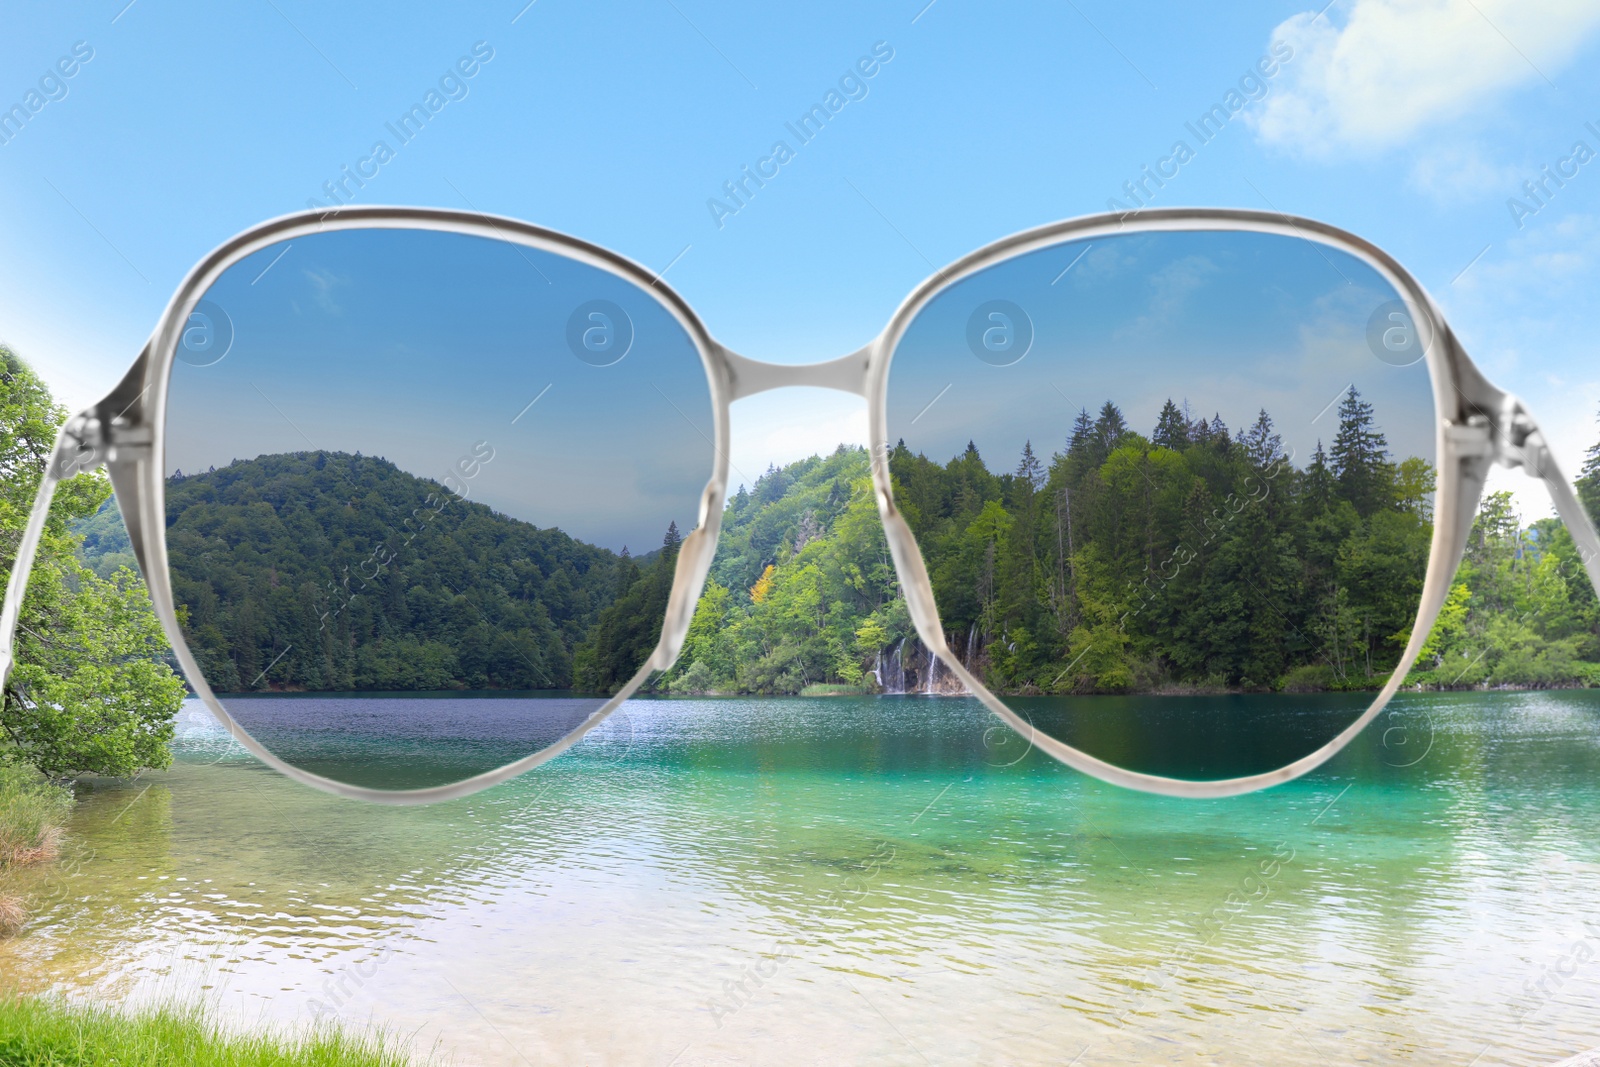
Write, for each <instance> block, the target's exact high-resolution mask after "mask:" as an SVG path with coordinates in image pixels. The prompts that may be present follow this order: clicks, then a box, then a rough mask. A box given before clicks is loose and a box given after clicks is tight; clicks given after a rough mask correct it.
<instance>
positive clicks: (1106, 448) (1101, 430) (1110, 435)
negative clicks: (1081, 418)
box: [1089, 400, 1128, 467]
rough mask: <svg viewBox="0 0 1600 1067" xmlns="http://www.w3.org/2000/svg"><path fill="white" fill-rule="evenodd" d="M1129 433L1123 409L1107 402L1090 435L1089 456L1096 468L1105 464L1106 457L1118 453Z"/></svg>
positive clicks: (1101, 409)
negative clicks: (1117, 450) (1118, 448)
mask: <svg viewBox="0 0 1600 1067" xmlns="http://www.w3.org/2000/svg"><path fill="white" fill-rule="evenodd" d="M1127 432H1128V421H1127V420H1126V419H1124V418H1123V417H1122V409H1121V408H1119V407H1117V405H1115V404H1113V403H1112V402H1111V401H1109V400H1107V401H1106V402H1105V404H1104V406H1102V407H1101V408H1100V417H1099V418H1097V419H1095V420H1094V429H1093V430H1092V431H1091V432H1090V434H1089V455H1090V458H1091V460H1092V461H1093V463H1094V465H1095V466H1097V467H1098V466H1099V465H1100V464H1102V463H1104V462H1105V461H1106V457H1107V456H1109V455H1111V453H1112V452H1114V451H1116V449H1117V447H1118V446H1119V445H1121V444H1122V438H1123V435H1125V434H1126V433H1127Z"/></svg>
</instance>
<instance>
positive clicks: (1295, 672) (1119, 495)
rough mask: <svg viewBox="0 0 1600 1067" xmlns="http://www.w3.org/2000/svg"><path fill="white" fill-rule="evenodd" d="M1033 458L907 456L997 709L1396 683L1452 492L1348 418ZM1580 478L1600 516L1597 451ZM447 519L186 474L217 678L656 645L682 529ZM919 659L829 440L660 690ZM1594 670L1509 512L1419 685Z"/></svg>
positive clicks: (173, 514)
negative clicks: (1312, 431) (1442, 498)
mask: <svg viewBox="0 0 1600 1067" xmlns="http://www.w3.org/2000/svg"><path fill="white" fill-rule="evenodd" d="M1038 445H1039V450H1038V451H1036V450H1035V447H1034V444H1033V443H1031V442H1030V443H1029V444H1028V445H1026V446H1025V447H1024V449H1023V451H1022V454H1021V455H1020V456H1019V457H1017V459H1016V462H1015V464H1014V465H1013V464H1011V463H1010V462H1006V463H1004V464H1003V465H1002V464H996V465H995V468H999V469H995V468H991V466H990V461H987V460H986V459H985V458H984V457H983V456H982V454H981V453H980V451H979V447H978V444H977V443H976V442H974V443H970V444H969V445H968V446H967V448H966V449H965V450H963V451H962V452H961V454H959V455H956V456H954V457H952V458H950V459H948V460H947V461H945V462H938V461H937V459H936V458H930V457H927V456H924V455H919V454H915V453H913V452H911V451H910V450H909V449H908V448H906V447H905V445H904V444H903V443H902V444H900V445H898V446H896V447H895V448H894V449H893V451H892V452H891V454H890V457H889V467H890V471H891V475H892V478H893V480H894V489H895V498H896V500H897V501H898V504H899V506H900V508H901V509H902V511H903V512H904V513H905V516H906V518H907V520H908V521H909V522H910V524H911V526H912V528H913V530H914V531H915V532H916V535H917V538H918V541H919V543H920V545H921V546H922V550H923V554H924V557H925V558H926V561H927V565H928V571H929V574H930V576H931V578H932V581H933V585H934V591H935V595H936V597H937V599H938V602H939V606H940V608H941V611H942V613H943V620H944V624H945V627H946V632H947V635H948V640H949V643H950V644H951V646H952V647H953V648H954V649H955V650H956V652H957V653H958V654H959V655H961V656H962V658H963V659H964V660H965V661H966V662H967V664H968V666H969V667H971V668H972V669H973V670H975V671H976V672H978V673H979V674H980V675H981V676H982V677H984V678H985V679H986V680H987V681H988V682H989V683H990V684H991V685H992V686H994V687H995V688H996V689H998V690H1001V691H1007V692H1042V693H1067V692H1129V691H1173V692H1182V691H1194V690H1201V689H1269V688H1288V689H1297V690H1299V689H1306V690H1310V689H1331V688H1372V687H1376V686H1377V685H1380V684H1381V683H1382V681H1383V680H1384V678H1385V677H1386V676H1387V674H1388V672H1389V671H1391V670H1392V669H1393V666H1394V664H1395V663H1396V661H1397V659H1398V657H1399V655H1400V652H1401V650H1402V649H1403V647H1404V645H1405V642H1406V640H1407V638H1408V636H1409V627H1410V625H1411V623H1412V614H1413V610H1414V607H1415V604H1416V601H1417V597H1418V595H1419V593H1420V589H1421V583H1422V579H1423V575H1424V573H1425V571H1426V560H1427V553H1428V546H1429V539H1430V537H1431V534H1432V527H1431V519H1432V516H1431V501H1432V493H1433V490H1434V484H1433V482H1434V476H1433V471H1432V469H1431V467H1430V466H1429V465H1428V464H1427V463H1425V462H1424V461H1422V460H1420V459H1416V458H1414V457H1407V458H1396V457H1393V456H1391V455H1390V453H1389V449H1388V444H1387V441H1386V439H1385V437H1384V434H1383V432H1382V430H1381V428H1380V425H1379V423H1378V418H1377V413H1376V412H1374V411H1373V410H1372V408H1371V407H1370V406H1369V405H1368V404H1367V403H1366V402H1365V401H1363V400H1362V399H1361V398H1360V396H1359V395H1357V394H1355V393H1353V392H1352V393H1351V394H1349V395H1348V396H1347V397H1346V398H1345V399H1344V401H1343V403H1342V405H1341V407H1340V409H1339V426H1338V428H1337V430H1336V431H1335V432H1334V434H1333V437H1332V440H1331V442H1329V444H1328V446H1327V447H1326V448H1324V447H1323V446H1322V445H1321V444H1319V445H1318V446H1317V448H1316V449H1315V451H1314V452H1313V453H1312V455H1311V456H1310V457H1309V458H1303V459H1302V462H1300V463H1296V462H1294V461H1292V460H1291V459H1290V458H1289V457H1287V456H1286V455H1285V454H1284V450H1283V446H1282V444H1281V441H1280V439H1279V437H1278V435H1277V434H1276V433H1275V432H1274V430H1273V426H1272V420H1271V418H1270V416H1269V415H1268V414H1267V413H1266V412H1262V413H1261V414H1260V416H1259V417H1258V418H1257V420H1256V421H1255V423H1254V424H1253V425H1252V426H1251V427H1250V428H1249V429H1248V430H1245V431H1244V432H1242V433H1235V432H1233V431H1230V430H1229V429H1228V427H1226V426H1225V425H1223V423H1222V420H1221V419H1218V418H1213V419H1210V420H1206V419H1198V418H1191V417H1190V416H1189V415H1188V414H1187V413H1186V412H1185V411H1184V410H1183V409H1182V408H1181V407H1180V406H1179V405H1178V404H1175V403H1169V404H1168V405H1167V406H1166V408H1165V409H1164V410H1163V411H1162V413H1161V415H1160V418H1159V419H1158V422H1157V425H1156V426H1154V427H1153V428H1152V429H1151V432H1150V433H1149V434H1148V435H1145V434H1142V433H1140V432H1138V431H1136V430H1135V429H1134V428H1132V427H1130V426H1129V425H1128V424H1127V422H1126V419H1125V418H1124V416H1123V415H1122V413H1121V411H1120V410H1119V409H1118V408H1117V407H1116V406H1115V405H1114V404H1112V403H1109V402H1108V403H1106V404H1105V405H1104V406H1103V407H1102V408H1101V409H1100V411H1099V413H1098V414H1097V415H1094V416H1091V415H1090V414H1089V413H1088V412H1083V413H1080V415H1079V416H1078V419H1077V421H1076V423H1075V425H1074V426H1073V427H1072V428H1071V430H1070V432H1069V434H1068V435H1067V436H1066V437H1065V439H1064V440H1062V441H1060V442H1058V443H1051V442H1039V443H1038ZM1052 445H1056V446H1057V447H1056V448H1055V451H1054V452H1053V453H1046V451H1045V450H1046V449H1049V448H1051V447H1052ZM1006 468H1009V469H1006ZM1578 487H1579V492H1580V495H1581V496H1582V497H1583V499H1584V501H1585V503H1586V504H1587V505H1589V506H1590V508H1591V509H1592V510H1593V509H1596V508H1600V445H1597V446H1596V448H1595V449H1594V450H1591V454H1590V461H1589V463H1588V464H1586V466H1585V468H1584V470H1583V472H1582V476H1581V477H1580V478H1579V482H1578ZM447 497H448V494H446V493H445V492H444V491H443V490H442V488H441V487H440V486H438V485H437V484H435V483H433V482H429V481H426V480H423V479H419V478H415V477H413V476H411V475H408V474H405V473H404V472H402V471H400V470H398V469H397V468H396V467H395V466H394V465H393V464H390V463H388V462H387V461H384V460H381V459H374V458H370V457H361V456H350V455H343V454H335V453H299V454H293V455H278V456H263V457H261V458H259V459H255V460H251V461H247V462H240V463H234V464H232V465H230V466H229V467H226V468H224V469H222V470H216V471H210V472H207V473H205V474H200V475H190V476H177V477H174V478H173V479H171V480H170V481H169V485H168V500H167V509H168V510H167V514H168V523H169V526H170V527H171V529H170V531H169V544H170V545H171V548H172V562H173V570H174V584H175V588H176V593H177V599H178V602H179V604H180V605H182V610H183V614H184V625H185V631H186V633H187V634H188V635H189V641H190V646H191V647H192V648H193V649H194V650H195V653H196V655H197V657H199V658H200V660H201V662H202V664H203V665H204V667H205V670H206V673H207V677H208V678H209V679H210V680H211V682H212V684H213V685H214V686H215V687H217V688H218V689H222V690H244V689H266V688H288V689H401V690H404V689H440V688H444V689H448V688H471V689H483V688H514V689H524V688H540V689H542V688H568V687H573V688H578V689H581V690H585V691H597V692H604V691H610V690H613V689H614V688H615V687H616V686H618V685H619V684H621V683H622V682H624V681H626V680H627V678H629V677H631V676H632V674H633V673H634V672H635V671H636V670H637V669H638V667H639V665H640V664H641V663H643V661H644V659H645V657H646V656H647V655H648V654H649V652H650V651H651V649H653V648H654V646H655V643H656V641H657V639H658V637H659V633H660V626H661V618H662V613H663V611H664V609H665V606H666V602H667V596H668V592H669V590H670V588H671V582H672V573H673V568H674V566H675V564H676V559H677V552H678V541H679V534H678V530H677V527H676V525H675V524H674V525H673V526H671V527H670V528H669V529H668V530H667V531H666V535H665V537H664V539H663V545H662V549H661V551H659V552H657V553H652V555H651V556H650V557H644V558H639V559H635V558H630V557H629V556H627V555H626V554H624V555H622V556H617V555H614V554H612V553H611V552H609V551H606V550H603V549H599V548H595V547H593V546H589V545H585V544H583V543H581V542H578V541H576V540H574V539H572V538H571V537H568V536H567V535H566V534H564V533H562V532H561V531H559V530H553V529H550V530H541V529H537V528H535V527H533V526H531V525H529V524H527V523H522V522H519V521H516V520H513V519H510V518H507V517H505V516H503V515H498V514H496V513H495V512H493V511H491V510H490V509H489V508H487V507H484V506H483V505H480V504H470V503H466V502H464V501H460V500H458V499H453V498H452V499H449V500H448V502H447V503H446V498H447ZM441 505H442V506H441ZM419 515H420V516H424V518H422V519H418V518H417V516H419ZM82 532H84V533H85V534H86V554H87V556H88V561H89V562H90V563H91V564H92V565H96V566H111V565H113V564H115V563H116V562H119V561H121V560H122V559H123V558H125V553H126V552H127V547H126V540H125V538H121V537H119V536H118V535H119V533H120V529H119V524H117V523H115V521H114V516H111V517H107V516H105V515H104V514H103V515H102V516H99V517H96V518H95V519H91V520H89V521H88V522H87V523H85V524H83V528H82ZM915 649H916V641H915V638H914V636H913V632H912V628H911V625H910V622H909V619H908V616H907V612H906V608H905V603H904V601H903V599H901V597H900V595H899V587H898V584H897V581H896V578H895V574H894V568H893V565H892V564H891V562H890V559H889V554H888V548H887V545H886V543H885V541H884V535H883V530H882V527H881V525H880V523H879V520H878V514H877V508H876V504H875V502H874V498H873V489H872V482H871V478H870V475H869V468H868V462H867V454H866V452H865V451H863V450H861V449H858V448H848V447H844V446H841V447H840V448H839V449H837V450H836V451H835V452H833V453H832V454H831V455H829V456H827V457H815V456H814V457H811V458H810V459H806V460H802V461H800V462H798V463H794V464H790V465H789V466H787V467H783V468H781V469H780V468H771V469H769V470H768V471H767V473H766V474H765V475H764V476H762V477H761V478H760V479H758V480H757V481H756V483H755V485H754V486H752V487H749V488H748V489H746V488H744V487H741V488H740V489H739V491H738V492H737V493H736V495H735V496H734V497H733V498H732V499H731V500H730V501H729V503H728V505H727V509H726V511H725V513H724V516H723V533H722V540H721V545H720V547H719V550H718V553H717V558H716V560H715V562H714V564H713V566H712V571H711V577H710V580H709V582H708V584H707V587H706V590H705V592H704V594H703V595H702V597H701V600H700V603H699V606H698V611H697V613H696V615H695V618H694V622H693V624H692V626H691V628H690V632H689V636H688V639H687V641H686V643H685V646H684V649H683V652H682V654H681V656H680V657H679V660H678V662H677V664H676V665H675V666H674V667H673V668H672V670H671V671H670V672H669V673H668V674H667V675H666V676H664V677H657V678H656V679H655V680H654V681H653V682H652V687H653V688H654V689H656V690H658V691H661V690H670V691H674V692H742V693H792V692H798V691H800V690H801V689H802V688H804V687H805V686H807V685H813V684H818V683H831V684H842V685H846V686H861V687H864V688H876V687H877V686H878V685H879V683H880V680H881V681H882V682H884V683H891V676H892V678H893V682H894V683H898V682H900V681H903V680H904V679H905V676H906V663H907V662H909V661H908V660H907V659H906V656H907V655H914V654H915ZM1597 661H1600V606H1597V604H1596V599H1595V596H1594V593H1593V590H1592V589H1591V587H1590V586H1589V583H1588V581H1587V579H1586V577H1585V575H1584V572H1583V568H1582V566H1581V564H1580V562H1579V560H1578V556H1577V552H1576V549H1575V546H1574V545H1573V543H1572V540H1571V537H1570V536H1569V535H1568V534H1567V533H1566V531H1565V529H1564V528H1563V527H1562V526H1561V524H1560V523H1559V522H1558V521H1556V520H1554V519H1541V520H1539V521H1537V522H1535V523H1533V524H1532V525H1531V526H1529V527H1523V526H1522V525H1521V524H1520V522H1519V520H1518V519H1517V517H1516V516H1515V514H1514V513H1513V512H1512V509H1511V503H1510V498H1509V496H1508V495H1507V494H1496V495H1494V496H1491V497H1490V498H1489V499H1488V500H1487V501H1485V502H1484V505H1483V508H1482V510H1481V512H1480V514H1479V516H1478V520H1477V522H1476V524H1475V526H1474V528H1473V531H1472V537H1471V542H1470V544H1469V547H1468V552H1467V559H1466V562H1465V563H1464V564H1463V566H1462V568H1461V571H1460V572H1459V573H1458V575H1457V576H1456V579H1455V583H1454V586H1453V588H1452V591H1451V594H1450V599H1449V602H1448V603H1447V605H1446V607H1445V610H1444V612H1443V614H1442V616H1441V618H1440V621H1439V623H1438V625H1437V626H1436V627H1435V629H1434V632H1433V634H1432V635H1431V636H1430V639H1429V642H1428V645H1427V647H1426V649H1425V651H1424V655H1423V657H1422V660H1421V661H1420V662H1419V663H1418V665H1417V667H1416V668H1415V669H1414V670H1413V672H1412V676H1411V678H1410V679H1408V681H1409V682H1412V683H1416V684H1424V685H1435V686H1446V687H1449V686H1457V687H1460V686H1467V685H1479V684H1488V685H1496V684H1509V685H1568V684H1600V663H1597ZM921 664H922V665H921V666H920V667H913V668H912V673H913V674H915V673H916V671H917V670H926V669H927V664H926V660H925V659H923V660H922V661H921ZM897 672H898V673H897ZM908 684H909V683H908ZM918 684H919V685H920V684H921V683H918Z"/></svg>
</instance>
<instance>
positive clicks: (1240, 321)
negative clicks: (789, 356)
mask: <svg viewBox="0 0 1600 1067" xmlns="http://www.w3.org/2000/svg"><path fill="white" fill-rule="evenodd" d="M1428 342H1429V338H1427V337H1426V336H1419V324H1417V323H1414V322H1412V321H1411V315H1410V313H1409V312H1408V311H1407V309H1406V306H1405V304H1404V303H1402V302H1401V300H1400V297H1399V295H1398V294H1397V293H1396V292H1395V291H1394V290H1393V289H1392V288H1391V287H1390V286H1389V284H1388V283H1386V282H1385V281H1384V280H1383V279H1382V277H1381V276H1380V275H1379V274H1377V272H1375V271H1374V270H1373V269H1372V268H1371V267H1369V266H1367V265H1365V264H1364V263H1363V262H1362V261H1360V260H1358V259H1356V258H1355V257H1353V256H1351V255H1348V254H1346V253H1343V252H1339V251H1337V250H1334V249H1331V248H1328V247H1326V246H1322V245H1316V244H1313V243H1311V242H1309V241H1307V240H1302V239H1298V238H1293V237H1282V236H1277V235H1271V234H1261V233H1237V232H1210V233H1206V232H1201V233H1144V234H1129V235H1125V236H1117V237H1110V238H1098V239H1096V240H1095V241H1093V242H1092V243H1090V242H1073V243H1064V244H1061V245H1058V246H1054V247H1049V248H1046V249H1043V250H1041V251H1036V252H1032V253H1029V254H1026V255H1022V256H1018V257H1016V258H1013V259H1010V260H1007V261H1005V262H1003V263H1000V264H999V265H997V266H994V267H991V268H989V269H987V270H984V271H981V272H979V273H977V274H975V275H972V276H970V277H967V278H965V279H963V280H962V281H960V282H958V283H956V284H954V285H952V286H950V287H949V288H948V289H946V290H944V291H943V292H941V293H940V294H939V295H938V296H937V297H936V298H935V299H934V300H932V301H931V302H930V303H929V304H928V305H927V306H926V308H925V309H924V310H923V311H921V312H920V313H919V314H918V315H917V317H916V318H915V320H914V321H912V322H911V324H910V325H909V328H908V329H907V331H906V333H905V335H904V338H903V340H902V341H901V342H900V344H899V347H898V348H897V349H896V351H895V353H894V361H893V364H892V366H891V370H890V377H889V395H888V429H889V440H890V441H891V442H898V444H896V445H895V446H894V449H893V452H892V454H891V458H890V470H891V473H892V475H893V478H894V483H895V485H894V491H895V498H896V500H897V501H898V503H899V506H900V507H901V508H902V509H903V511H904V512H905V515H906V518H907V519H908V521H909V522H910V523H911V526H912V528H913V530H914V531H915V532H916V535H917V540H918V543H919V545H920V546H921V549H922V553H923V556H924V558H925V559H926V561H927V564H928V570H929V572H930V574H931V577H932V581H933V588H934V594H935V597H936V599H937V601H938V605H939V610H940V615H941V618H942V619H943V622H944V626H945V630H946V637H947V641H948V643H949V645H950V647H951V648H952V649H953V650H954V651H955V652H956V653H957V654H958V655H960V656H961V657H962V659H963V660H964V661H965V662H966V664H967V666H968V667H970V668H971V669H972V670H973V671H974V672H975V673H976V674H977V675H978V676H979V677H981V678H983V679H984V680H985V681H986V682H987V684H988V685H989V686H990V687H991V688H993V689H994V690H995V691H996V692H997V693H1000V694H1002V695H1008V702H1009V703H1011V705H1012V707H1014V708H1015V709H1016V710H1017V711H1018V712H1019V713H1020V714H1022V715H1023V717H1024V718H1027V719H1030V720H1031V721H1032V722H1033V724H1034V725H1035V726H1036V727H1037V728H1038V729H1039V730H1041V731H1043V732H1045V733H1048V734H1050V735H1052V736H1054V737H1056V738H1058V739H1060V740H1062V741H1065V742H1067V743H1069V744H1071V745H1074V746H1076V747H1078V748H1080V749H1082V750H1084V751H1087V752H1089V753H1090V754H1092V755H1094V756H1097V757H1099V758H1101V759H1103V760H1107V761H1109V762H1111V763H1113V764H1116V765H1118V766H1121V767H1124V768H1127V769H1131V770H1137V771H1142V772H1147V773H1152V774H1160V775H1166V776H1170V777H1176V778H1184V779H1190V780H1211V779H1218V778H1231V777H1235V776H1239V775H1246V774H1253V773H1258V772H1263V771H1267V770H1271V769H1274V768H1277V767H1280V766H1283V765H1285V764H1288V763H1291V762H1293V761H1294V760H1296V759H1298V758H1299V757H1301V756H1304V755H1307V754H1309V753H1311V752H1312V751H1314V750H1315V749H1317V748H1319V747H1320V746H1321V745H1322V744H1324V743H1325V742H1327V741H1328V740H1330V739H1331V738H1332V737H1333V736H1334V735H1335V734H1337V733H1338V732H1339V731H1340V730H1341V729H1343V728H1344V727H1345V726H1347V725H1348V724H1349V723H1350V721H1351V720H1353V719H1354V718H1356V717H1357V716H1359V715H1360V713H1361V712H1362V711H1364V710H1365V709H1366V707H1368V706H1369V705H1370V703H1371V701H1372V699H1373V696H1374V693H1375V691H1376V690H1377V689H1378V688H1380V687H1381V686H1382V684H1383V683H1384V681H1385V680H1386V679H1387V677H1388V675H1389V673H1390V672H1391V671H1392V670H1393V669H1394V667H1395V666H1396V664H1397V661H1398V660H1399V657H1400V654H1401V652H1402V650H1403V648H1404V645H1405V641H1406V638H1407V636H1408V634H1409V629H1410V627H1411V625H1412V622H1413V619H1414V617H1415V614H1416V609H1417V604H1418V601H1419V599H1420V595H1421V589H1422V581H1423V576H1424V574H1425V571H1426V569H1427V554H1428V547H1429V542H1430V538H1431V534H1432V529H1431V501H1432V492H1433V487H1434V477H1433V471H1434V467H1433V464H1434V446H1435V433H1436V422H1435V414H1434V401H1433V393H1432V386H1431V382H1430V379H1429V372H1428V369H1427V365H1426V362H1425V361H1424V359H1423V355H1424V351H1425V348H1426V346H1427V344H1428ZM916 684H918V683H917V681H916V680H913V682H912V685H913V686H915V685H916Z"/></svg>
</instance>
